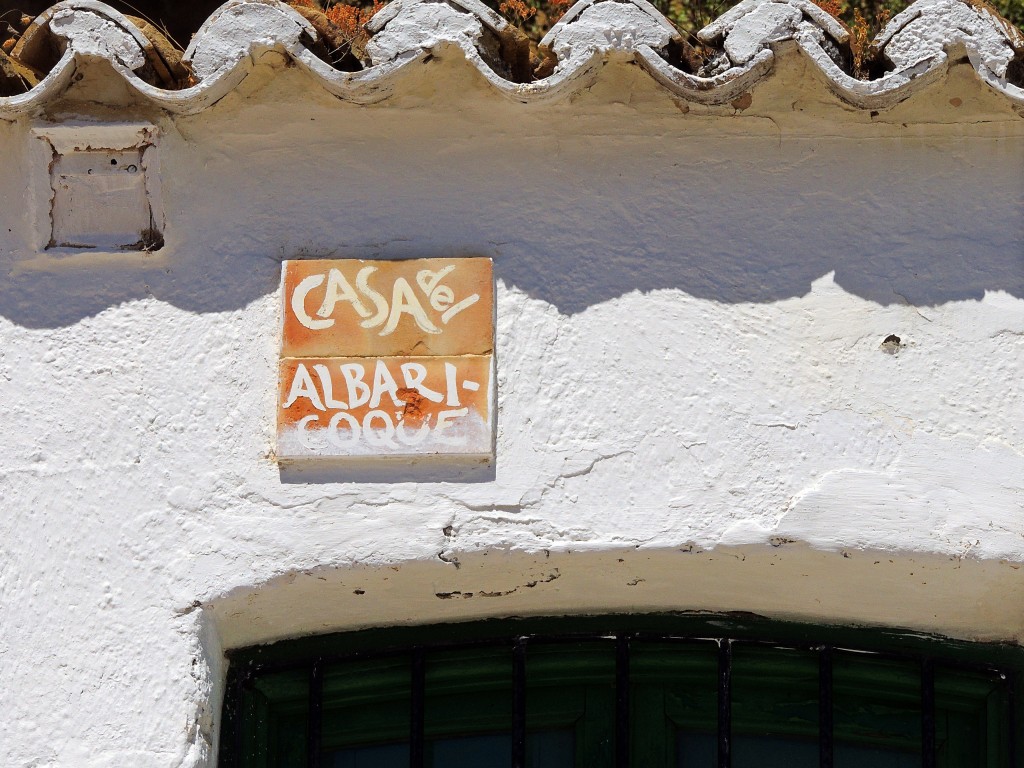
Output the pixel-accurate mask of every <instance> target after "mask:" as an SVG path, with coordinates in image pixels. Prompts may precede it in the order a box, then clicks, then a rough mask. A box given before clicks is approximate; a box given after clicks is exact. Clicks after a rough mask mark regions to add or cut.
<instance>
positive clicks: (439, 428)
mask: <svg viewBox="0 0 1024 768" xmlns="http://www.w3.org/2000/svg"><path fill="white" fill-rule="evenodd" d="M467 413H469V408H459V409H458V410H455V411H441V412H440V413H439V414H437V425H436V426H435V427H434V434H435V435H437V439H438V440H440V441H441V442H442V443H448V444H449V445H463V444H464V443H465V442H466V436H465V435H450V434H448V430H449V429H450V428H451V426H452V422H454V421H455V419H457V418H459V417H460V416H465V415H466V414H467Z"/></svg>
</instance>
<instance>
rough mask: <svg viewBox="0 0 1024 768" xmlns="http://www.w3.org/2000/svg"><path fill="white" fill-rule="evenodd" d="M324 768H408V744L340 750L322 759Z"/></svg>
mask: <svg viewBox="0 0 1024 768" xmlns="http://www.w3.org/2000/svg"><path fill="white" fill-rule="evenodd" d="M322 763H323V765H324V768H409V745H408V744H385V745H383V746H375V747H354V748H352V749H342V750H339V751H337V752H333V753H331V754H328V755H326V756H325V757H324V759H323V761H322Z"/></svg>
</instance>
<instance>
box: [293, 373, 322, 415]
mask: <svg viewBox="0 0 1024 768" xmlns="http://www.w3.org/2000/svg"><path fill="white" fill-rule="evenodd" d="M300 397H304V398H306V399H307V400H309V402H311V403H312V404H313V407H314V408H316V409H317V410H318V411H323V410H325V408H324V404H323V403H322V402H321V401H320V394H319V393H318V392H317V391H316V384H314V383H313V377H312V376H310V375H309V371H307V370H306V366H305V365H303V364H302V363H299V364H298V365H297V366H296V367H295V377H294V378H293V379H292V386H291V388H290V389H289V390H288V397H287V399H286V400H285V401H284V406H283V407H285V408H290V407H291V405H292V403H294V402H295V401H296V400H298V399H299V398H300Z"/></svg>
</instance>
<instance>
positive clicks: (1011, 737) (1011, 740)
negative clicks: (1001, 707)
mask: <svg viewBox="0 0 1024 768" xmlns="http://www.w3.org/2000/svg"><path fill="white" fill-rule="evenodd" d="M1005 674H1006V710H1007V711H1006V719H1007V720H1008V721H1009V726H1010V732H1009V734H1007V739H1006V751H1007V753H1008V755H1007V758H1008V760H1009V763H1010V766H1011V768H1020V767H1019V764H1018V762H1017V729H1018V728H1019V727H1020V723H1018V722H1017V680H1018V678H1019V674H1018V673H1017V672H1016V670H1007V671H1006V673H1005Z"/></svg>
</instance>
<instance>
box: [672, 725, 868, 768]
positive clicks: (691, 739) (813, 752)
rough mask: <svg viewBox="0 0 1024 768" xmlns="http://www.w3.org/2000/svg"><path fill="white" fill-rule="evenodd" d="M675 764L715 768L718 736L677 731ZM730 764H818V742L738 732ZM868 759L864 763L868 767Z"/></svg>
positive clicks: (755, 767) (742, 767)
mask: <svg viewBox="0 0 1024 768" xmlns="http://www.w3.org/2000/svg"><path fill="white" fill-rule="evenodd" d="M676 746H677V756H676V766H677V768H715V766H716V765H717V761H718V744H717V738H716V737H715V736H714V735H713V734H710V733H686V732H680V733H679V736H678V739H677V741H676ZM732 765H733V768H797V766H810V767H812V768H813V767H814V766H817V765H818V743H817V742H816V741H809V740H806V739H788V738H784V737H778V736H738V737H736V738H734V739H733V742H732ZM868 765H870V764H868V763H865V764H863V768H867V766H868Z"/></svg>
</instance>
